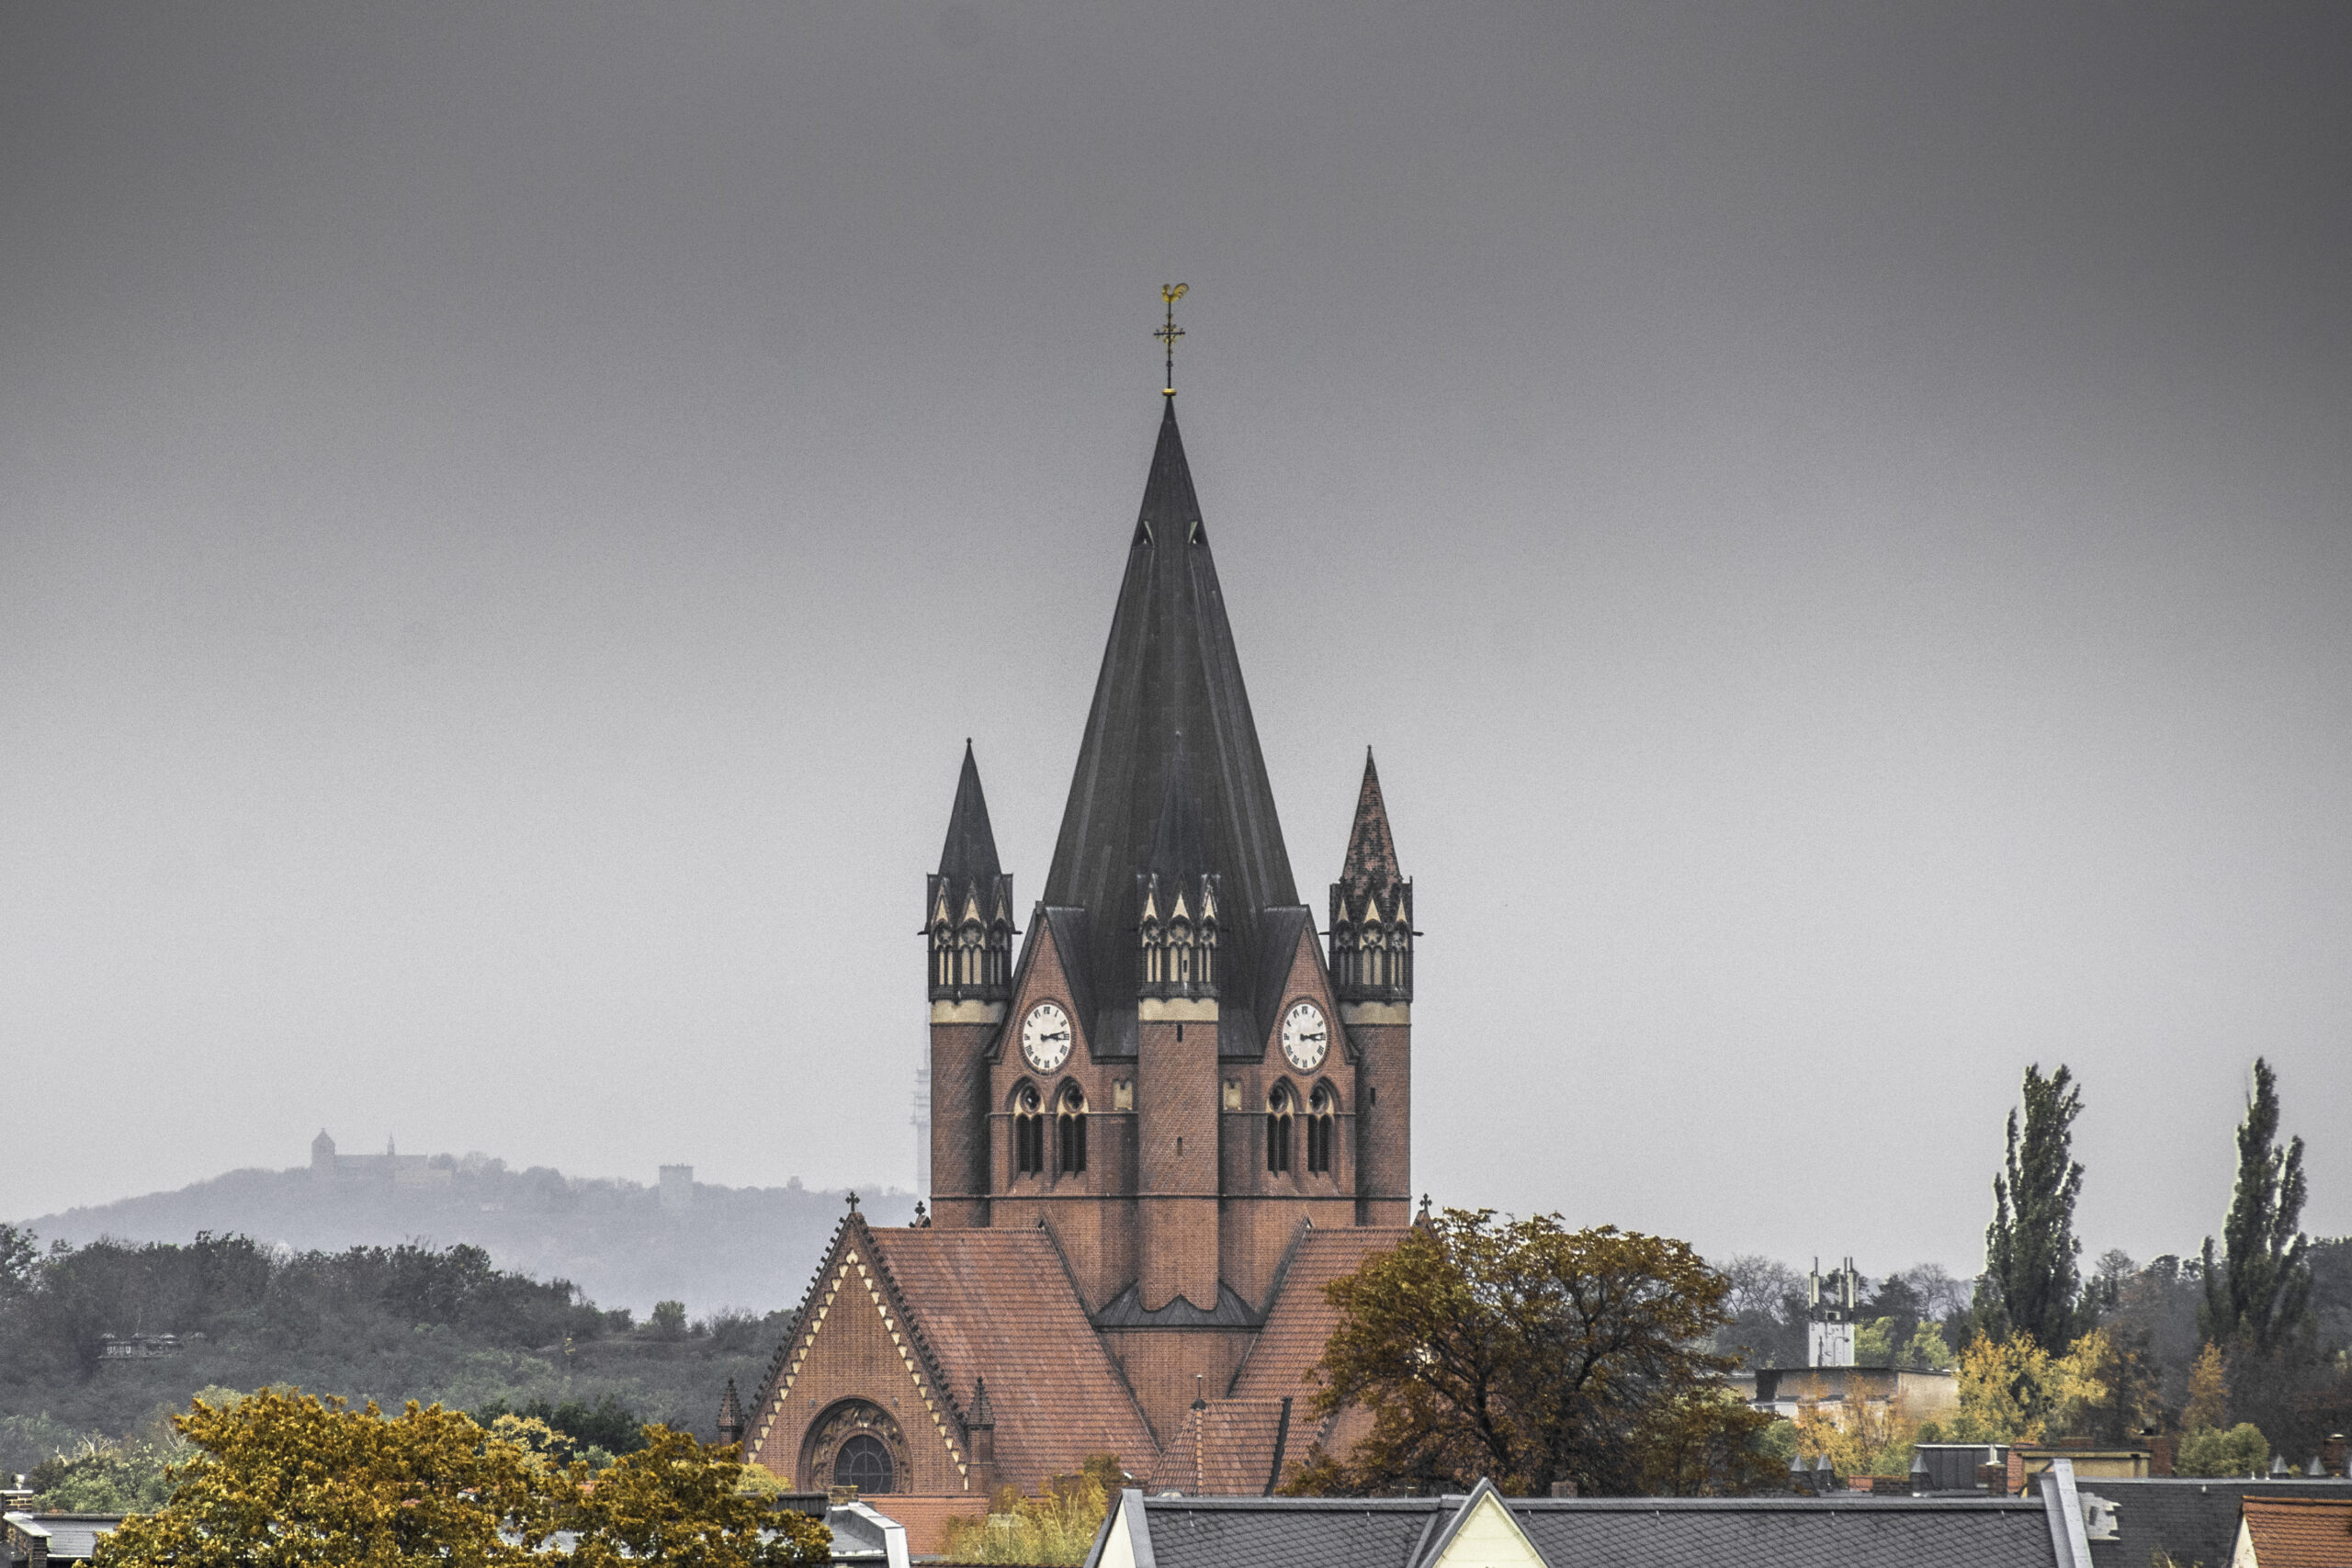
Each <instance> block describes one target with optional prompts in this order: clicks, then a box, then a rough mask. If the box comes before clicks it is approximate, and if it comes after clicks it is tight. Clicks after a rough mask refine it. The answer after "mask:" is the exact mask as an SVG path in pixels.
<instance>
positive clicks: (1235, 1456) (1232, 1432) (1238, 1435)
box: [1149, 1399, 1306, 1497]
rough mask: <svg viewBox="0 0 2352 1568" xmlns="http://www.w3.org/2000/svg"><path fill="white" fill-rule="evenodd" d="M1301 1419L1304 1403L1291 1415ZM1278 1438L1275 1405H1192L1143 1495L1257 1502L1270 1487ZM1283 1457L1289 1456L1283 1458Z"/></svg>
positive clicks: (1279, 1413)
mask: <svg viewBox="0 0 2352 1568" xmlns="http://www.w3.org/2000/svg"><path fill="white" fill-rule="evenodd" d="M1296 1415H1297V1416H1306V1409H1305V1405H1304V1402H1301V1404H1300V1406H1299V1408H1298V1410H1297V1412H1296ZM1282 1438H1283V1402H1282V1401H1281V1400H1279V1399H1212V1400H1209V1401H1208V1402H1206V1403H1205V1404H1196V1405H1194V1406H1193V1408H1192V1409H1191V1410H1190V1411H1188V1412H1187V1413H1186V1415H1185V1417H1184V1428H1183V1430H1182V1431H1181V1432H1179V1433H1177V1434H1176V1437H1175V1440H1174V1441H1172V1442H1170V1444H1169V1445H1168V1448H1167V1450H1166V1451H1165V1452H1163V1453H1162V1454H1161V1455H1160V1456H1159V1464H1158V1465H1157V1466H1155V1467H1154V1468H1153V1470H1152V1472H1151V1477H1150V1483H1149V1490H1151V1491H1153V1492H1163V1491H1170V1490H1173V1491H1178V1492H1182V1493H1183V1494H1184V1495H1186V1496H1188V1497H1259V1496H1263V1495H1265V1494H1266V1492H1267V1491H1268V1489H1269V1487H1270V1486H1271V1484H1272V1477H1273V1472H1274V1452H1275V1447H1276V1445H1277V1443H1279V1442H1280V1441H1281V1439H1282ZM1285 1457H1286V1459H1287V1458H1289V1457H1295V1456H1288V1455H1286V1456H1285Z"/></svg>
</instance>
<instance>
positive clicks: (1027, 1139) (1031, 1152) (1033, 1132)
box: [1012, 1084, 1046, 1176]
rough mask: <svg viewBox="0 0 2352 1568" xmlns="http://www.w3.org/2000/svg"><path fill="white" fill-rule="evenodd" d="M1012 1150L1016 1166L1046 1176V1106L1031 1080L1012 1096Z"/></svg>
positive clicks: (1023, 1173) (1030, 1172)
mask: <svg viewBox="0 0 2352 1568" xmlns="http://www.w3.org/2000/svg"><path fill="white" fill-rule="evenodd" d="M1012 1150H1013V1164H1014V1168H1015V1169H1016V1170H1017V1171H1018V1172H1019V1173H1020V1174H1021V1175H1023V1176H1042V1175H1044V1174H1045V1170H1046V1109H1045V1105H1044V1102H1043V1101H1041V1100H1038V1098H1037V1091H1036V1090H1035V1089H1033V1088H1031V1087H1030V1086H1029V1085H1027V1084H1023V1085H1022V1086H1021V1092H1020V1093H1019V1094H1017V1095H1015V1096H1014V1097H1013V1100H1012Z"/></svg>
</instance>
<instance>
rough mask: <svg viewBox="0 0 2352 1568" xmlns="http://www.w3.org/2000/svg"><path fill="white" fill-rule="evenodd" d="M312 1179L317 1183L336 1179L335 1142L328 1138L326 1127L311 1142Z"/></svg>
mask: <svg viewBox="0 0 2352 1568" xmlns="http://www.w3.org/2000/svg"><path fill="white" fill-rule="evenodd" d="M311 1179H313V1180H316V1181H333V1180H334V1139H333V1138H330V1137H328V1136H327V1130H326V1129H325V1128H324V1127H322V1128H320V1129H319V1135H318V1136H317V1137H315V1138H312V1139H311Z"/></svg>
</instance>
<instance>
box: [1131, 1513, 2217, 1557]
mask: <svg viewBox="0 0 2352 1568" xmlns="http://www.w3.org/2000/svg"><path fill="white" fill-rule="evenodd" d="M1462 1501H1463V1500H1462V1499H1460V1498H1458V1497H1449V1498H1430V1497H1382V1498H1363V1499H1344V1498H1286V1497H1265V1498H1254V1497H1253V1498H1236V1497H1154V1498H1147V1499H1144V1500H1143V1507H1144V1512H1145V1517H1146V1518H1147V1519H1148V1523H1149V1528H1150V1533H1151V1548H1152V1555H1153V1557H1154V1559H1155V1562H1156V1565H1157V1568H1261V1565H1262V1568H1327V1565H1328V1568H1364V1565H1371V1564H1377V1565H1381V1568H1411V1565H1412V1564H1413V1563H1415V1562H1418V1561H1419V1560H1420V1559H1421V1557H1422V1556H1423V1555H1425V1552H1426V1548H1427V1546H1428V1544H1429V1543H1430V1541H1432V1540H1435V1539H1437V1537H1438V1535H1439V1533H1440V1532H1441V1530H1442V1526H1443V1523H1444V1521H1445V1520H1446V1519H1447V1518H1449V1517H1451V1516H1452V1514H1453V1512H1454V1511H1455V1510H1456V1509H1458V1508H1459V1507H1460V1506H1461V1504H1462ZM1505 1501H1506V1504H1507V1506H1509V1507H1510V1512H1511V1517H1513V1518H1515V1519H1517V1520H1518V1521H1519V1524H1520V1528H1521V1529H1523V1530H1525V1531H1526V1532H1527V1535H1528V1538H1529V1539H1530V1540H1532V1541H1533V1542H1534V1543H1535V1546H1536V1549H1537V1550H1538V1551H1541V1552H1542V1553H1543V1554H1544V1560H1545V1561H1546V1562H1550V1563H1552V1564H1554V1568H1820V1565H1822V1564H1829V1563H1841V1564H1853V1565H1856V1568H2054V1565H2055V1564H2056V1562H2057V1556H2056V1551H2055V1548H2054V1547H2053V1546H2052V1541H2051V1536H2050V1522H2049V1517H2048V1514H2047V1513H2046V1511H2045V1510H2044V1508H2043V1506H2042V1505H2041V1503H2040V1502H2039V1501H2036V1500H2033V1499H2030V1498H1999V1499H1989V1498H1953V1499H1940V1498H1900V1497H1898V1498H1856V1499H1852V1500H1847V1499H1812V1498H1786V1497H1740V1498H1685V1497H1640V1498H1599V1497H1596V1498H1563V1499H1553V1498H1528V1497H1514V1498H1509V1499H1506V1500H1505ZM2213 1568H2219V1565H2218V1564H2215V1565H2213Z"/></svg>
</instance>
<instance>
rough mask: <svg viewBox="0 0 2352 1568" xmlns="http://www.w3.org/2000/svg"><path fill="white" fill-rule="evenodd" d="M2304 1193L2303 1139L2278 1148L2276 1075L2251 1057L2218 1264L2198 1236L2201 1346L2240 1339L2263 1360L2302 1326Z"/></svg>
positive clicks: (2306, 1279) (2307, 1273)
mask: <svg viewBox="0 0 2352 1568" xmlns="http://www.w3.org/2000/svg"><path fill="white" fill-rule="evenodd" d="M2304 1193H2305V1186H2304V1182H2303V1141H2302V1139H2301V1138H2296V1139H2294V1140H2292V1141H2291V1142H2290V1143H2289V1144H2288V1145H2287V1146H2286V1147H2285V1148H2283V1149H2282V1148H2280V1147H2279V1146H2278V1075H2277V1074H2276V1073H2274V1072H2272V1071H2271V1070H2270V1064H2269V1063H2267V1062H2266V1061H2264V1060H2263V1059H2262V1058H2261V1057H2259V1056H2256V1058H2255V1059H2254V1094H2253V1097H2252V1098H2251V1099H2250V1100H2247V1102H2246V1108H2245V1121H2244V1122H2240V1123H2239V1124H2238V1181H2237V1190H2236V1191H2235V1192H2234V1193H2233V1195H2232V1197H2231V1199H2230V1217H2229V1219H2228V1221H2227V1222H2226V1223H2225V1224H2223V1225H2222V1258H2220V1259H2219V1260H2216V1259H2215V1258H2214V1256H2213V1238H2212V1237H2211V1236H2210V1235H2209V1236H2207V1237H2206V1238H2205V1301H2204V1304H2203V1305H2202V1306H2200V1307H2199V1309H2198V1312H2197V1327H2198V1331H2199V1333H2200V1334H2201V1335H2203V1336H2204V1337H2205V1338H2206V1340H2207V1341H2208V1342H2219V1341H2222V1340H2226V1339H2242V1340H2243V1341H2245V1343H2247V1344H2250V1345H2252V1346H2253V1347H2254V1348H2255V1349H2256V1350H2257V1351H2259V1352H2261V1353H2263V1354H2265V1355H2267V1354H2268V1353H2269V1352H2270V1351H2271V1350H2273V1349H2275V1348H2278V1344H2279V1342H2280V1341H2281V1340H2283V1339H2285V1338H2286V1337H2288V1336H2289V1335H2290V1334H2291V1333H2292V1332H2293V1331H2294V1330H2295V1328H2296V1327H2297V1326H2299V1325H2301V1323H2302V1321H2303V1319H2304V1317H2305V1316H2306V1314H2308V1313H2309V1311H2310V1308H2311V1298H2312V1270H2311V1264H2310V1262H2309V1261H2308V1260H2307V1259H2306V1258H2305V1257H2304V1250H2305V1247H2306V1243H2305V1240H2304V1237H2303V1233H2302V1232H2301V1230H2299V1229H2297V1228H2296V1227H2297V1226H2298V1225H2300V1224H2301V1223H2302V1217H2303V1197H2304Z"/></svg>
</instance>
